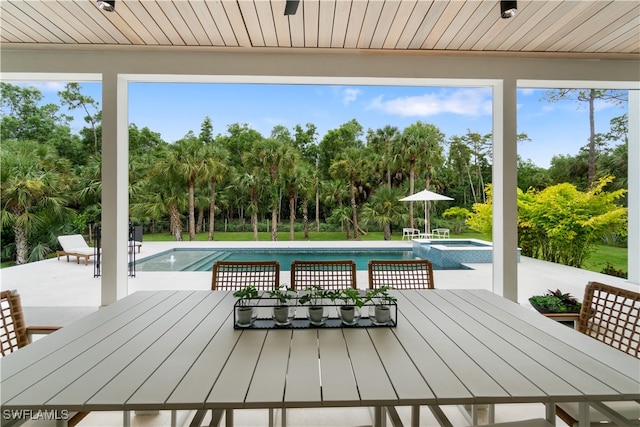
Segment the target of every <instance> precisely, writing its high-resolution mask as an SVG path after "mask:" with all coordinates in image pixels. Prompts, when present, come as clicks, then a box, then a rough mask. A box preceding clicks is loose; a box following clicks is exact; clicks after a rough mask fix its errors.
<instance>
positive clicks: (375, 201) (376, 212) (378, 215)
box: [362, 186, 407, 240]
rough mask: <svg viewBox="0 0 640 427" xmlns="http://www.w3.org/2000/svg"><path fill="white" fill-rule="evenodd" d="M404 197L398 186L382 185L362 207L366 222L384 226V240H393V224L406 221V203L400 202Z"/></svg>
mask: <svg viewBox="0 0 640 427" xmlns="http://www.w3.org/2000/svg"><path fill="white" fill-rule="evenodd" d="M401 197H402V195H401V193H400V191H399V190H398V189H397V188H389V187H387V186H381V187H380V188H378V189H377V190H376V191H375V193H373V194H372V195H371V197H370V198H369V201H368V202H367V203H365V205H364V206H363V208H362V217H363V220H364V221H365V223H366V224H368V223H371V222H373V223H376V224H377V225H379V226H381V227H382V230H383V232H384V240H391V224H392V223H404V222H405V221H406V217H407V213H406V209H405V207H404V204H402V203H400V202H398V199H400V198H401Z"/></svg>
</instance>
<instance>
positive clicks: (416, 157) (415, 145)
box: [394, 121, 444, 228]
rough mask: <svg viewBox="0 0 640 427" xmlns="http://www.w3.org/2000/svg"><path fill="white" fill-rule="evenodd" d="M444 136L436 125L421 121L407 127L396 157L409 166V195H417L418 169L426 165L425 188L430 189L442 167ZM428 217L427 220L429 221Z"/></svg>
mask: <svg viewBox="0 0 640 427" xmlns="http://www.w3.org/2000/svg"><path fill="white" fill-rule="evenodd" d="M443 143H444V134H443V133H442V132H441V131H440V130H439V129H438V128H437V127H436V126H434V125H432V124H425V123H422V122H420V121H417V122H416V123H414V124H412V125H410V126H408V127H406V128H405V129H404V131H403V132H402V137H401V138H400V140H399V143H398V144H396V146H395V149H394V153H395V157H396V158H397V159H399V160H400V161H402V162H403V163H404V164H408V165H409V193H410V194H414V193H415V181H416V168H417V166H418V164H423V165H424V174H425V188H426V189H429V186H430V184H431V178H432V177H433V175H434V171H435V169H436V168H439V167H441V166H442V164H443V162H444V160H443V157H442V144H443ZM428 219H429V218H428V215H427V220H428ZM409 222H410V227H411V228H415V226H414V219H413V202H409Z"/></svg>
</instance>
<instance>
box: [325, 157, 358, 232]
mask: <svg viewBox="0 0 640 427" xmlns="http://www.w3.org/2000/svg"><path fill="white" fill-rule="evenodd" d="M365 165H366V161H365V157H364V156H363V155H362V150H358V149H357V148H348V149H347V150H345V151H344V152H343V153H342V154H341V155H340V156H339V157H338V160H336V161H335V162H333V164H332V165H331V167H330V168H329V170H330V171H331V174H332V175H337V176H342V177H344V178H347V180H348V181H349V189H350V193H351V214H352V216H353V238H354V240H359V239H360V238H359V237H358V205H357V203H356V182H357V181H358V180H359V179H360V177H361V175H362V173H363V172H364V171H365V170H366V166H365Z"/></svg>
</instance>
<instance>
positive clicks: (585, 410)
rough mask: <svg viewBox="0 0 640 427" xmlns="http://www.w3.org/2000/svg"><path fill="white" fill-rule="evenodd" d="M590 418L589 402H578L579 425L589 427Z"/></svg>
mask: <svg viewBox="0 0 640 427" xmlns="http://www.w3.org/2000/svg"><path fill="white" fill-rule="evenodd" d="M589 418H590V417H589V403H587V402H580V403H578V427H589V426H590V425H591V422H590V420H589Z"/></svg>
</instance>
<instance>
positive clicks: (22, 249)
mask: <svg viewBox="0 0 640 427" xmlns="http://www.w3.org/2000/svg"><path fill="white" fill-rule="evenodd" d="M13 234H14V238H15V242H16V264H18V265H20V264H26V263H27V262H29V243H28V242H27V235H26V233H25V232H24V229H23V228H22V227H19V226H17V225H14V226H13Z"/></svg>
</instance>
